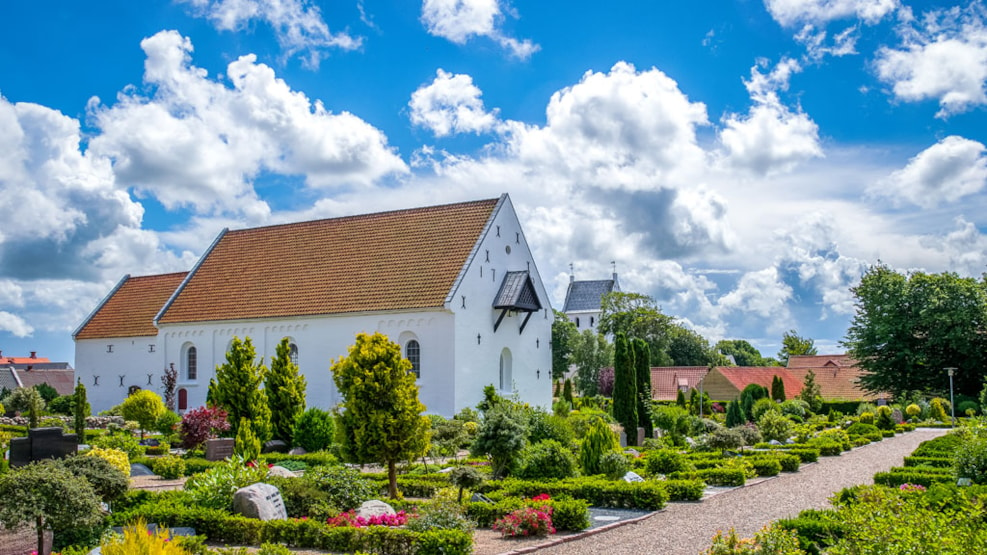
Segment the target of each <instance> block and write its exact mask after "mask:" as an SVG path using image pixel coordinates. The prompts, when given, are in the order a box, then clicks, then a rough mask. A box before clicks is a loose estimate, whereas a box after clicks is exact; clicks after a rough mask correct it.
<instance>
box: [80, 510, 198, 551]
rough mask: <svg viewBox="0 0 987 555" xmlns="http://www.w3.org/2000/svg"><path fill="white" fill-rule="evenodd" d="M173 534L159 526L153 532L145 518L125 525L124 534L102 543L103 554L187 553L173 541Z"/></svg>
mask: <svg viewBox="0 0 987 555" xmlns="http://www.w3.org/2000/svg"><path fill="white" fill-rule="evenodd" d="M170 540H171V534H170V533H169V532H168V530H167V529H166V528H158V530H157V531H156V532H154V533H152V532H151V531H150V530H148V529H147V524H146V523H145V521H144V520H143V519H139V520H137V522H135V523H134V524H131V525H129V526H124V528H123V535H122V536H115V535H114V536H111V537H110V538H109V539H107V540H104V541H103V542H101V543H100V546H99V548H100V552H101V553H103V555H133V554H135V553H147V554H149V555H150V554H153V555H185V554H186V553H188V552H187V551H185V549H183V548H182V547H181V545H179V544H178V542H171V541H170Z"/></svg>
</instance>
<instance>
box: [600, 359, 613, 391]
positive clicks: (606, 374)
mask: <svg viewBox="0 0 987 555" xmlns="http://www.w3.org/2000/svg"><path fill="white" fill-rule="evenodd" d="M598 391H599V394H600V395H602V396H604V397H613V367H612V366H607V367H606V368H600V381H599V383H598Z"/></svg>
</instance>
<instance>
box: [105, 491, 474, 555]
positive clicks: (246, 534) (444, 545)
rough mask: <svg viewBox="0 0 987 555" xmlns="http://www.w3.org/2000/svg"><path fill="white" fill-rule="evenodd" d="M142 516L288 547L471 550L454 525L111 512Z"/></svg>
mask: <svg viewBox="0 0 987 555" xmlns="http://www.w3.org/2000/svg"><path fill="white" fill-rule="evenodd" d="M138 517H143V518H144V519H145V520H146V521H147V522H156V523H158V524H160V525H163V526H169V527H175V526H190V527H192V528H195V531H196V533H197V534H200V535H203V536H206V537H207V538H208V539H209V540H210V541H215V542H222V543H229V544H247V545H260V544H262V543H265V542H271V543H282V544H285V545H288V546H290V547H301V548H316V549H325V550H327V551H338V552H346V553H352V552H359V551H369V552H373V553H379V554H382V555H440V554H441V555H469V554H470V553H472V551H473V536H472V535H471V534H468V533H466V532H461V531H458V530H429V531H426V532H413V531H411V530H407V529H401V528H390V527H386V526H368V527H365V528H353V527H341V528H336V527H330V526H327V525H325V524H324V523H322V522H318V521H315V520H297V519H290V520H267V521H264V520H257V519H253V518H247V517H243V516H239V515H231V514H229V513H227V512H225V511H221V510H217V509H207V508H202V507H188V506H185V505H181V504H176V503H147V504H144V505H140V506H137V507H134V508H132V509H131V510H129V511H125V512H117V513H114V514H113V515H112V516H111V517H110V519H111V523H112V524H113V525H118V526H122V525H126V524H129V523H130V522H132V521H134V520H136V519H137V518H138Z"/></svg>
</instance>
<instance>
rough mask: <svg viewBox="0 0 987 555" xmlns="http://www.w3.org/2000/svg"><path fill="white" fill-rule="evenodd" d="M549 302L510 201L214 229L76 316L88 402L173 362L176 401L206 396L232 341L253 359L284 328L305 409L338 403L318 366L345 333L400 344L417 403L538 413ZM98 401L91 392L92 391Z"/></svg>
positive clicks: (546, 360) (116, 396)
mask: <svg viewBox="0 0 987 555" xmlns="http://www.w3.org/2000/svg"><path fill="white" fill-rule="evenodd" d="M552 320H553V317H552V308H551V306H550V304H549V301H548V294H547V292H546V290H545V287H544V285H543V284H542V280H541V277H540V275H539V273H538V269H537V267H536V265H535V262H534V258H533V257H532V254H531V251H530V249H529V247H528V244H527V240H526V239H525V236H524V232H523V230H522V228H521V224H520V221H519V219H518V217H517V214H516V212H515V210H514V207H513V205H512V203H511V200H510V197H508V196H507V195H502V196H501V197H500V198H495V199H488V200H480V201H472V202H462V203H457V204H448V205H442V206H430V207H423V208H414V209H408V210H396V211H391V212H378V213H372V214H365V215H359V216H349V217H342V218H331V219H324V220H315V221H308V222H298V223H290V224H283V225H273V226H266V227H258V228H250V229H241V230H233V231H231V230H223V231H222V232H221V233H220V234H219V236H218V237H217V238H216V239H215V241H214V242H213V244H212V246H210V247H209V249H208V250H207V251H206V252H205V254H203V255H202V257H201V258H200V259H199V261H198V262H197V263H196V264H195V266H194V267H193V268H192V269H191V271H189V272H188V273H187V274H166V275H163V276H145V277H143V278H130V277H125V278H124V279H123V280H121V282H120V283H119V284H118V285H117V287H116V288H114V290H113V291H111V292H110V294H109V295H107V297H106V298H105V299H104V300H103V301H102V302H101V303H100V305H99V306H97V307H96V309H95V310H94V311H93V313H92V314H91V315H90V316H89V317H88V318H87V319H86V320H85V321H84V322H83V323H82V324H81V325H80V326H79V328H78V329H77V330H76V332H75V334H74V337H75V341H76V366H77V372H78V374H79V375H80V377H81V378H82V379H83V383H84V384H85V385H86V388H87V391H88V392H89V395H90V398H91V401H90V402H91V403H92V404H93V410H94V411H97V410H103V409H105V408H109V407H110V406H113V405H115V404H117V403H119V402H121V401H122V400H123V399H124V398H125V397H126V395H127V394H128V392H130V391H132V390H134V389H135V388H153V389H155V390H158V391H160V390H161V383H160V376H161V375H162V374H163V372H164V369H165V368H168V367H171V366H174V368H175V369H176V370H177V371H178V405H179V407H178V408H179V409H180V410H186V409H189V408H195V407H198V406H201V405H203V404H204V403H205V398H206V390H207V387H208V385H209V380H210V378H212V377H214V376H215V368H216V366H217V365H220V364H222V363H223V362H225V357H226V352H227V351H228V349H229V346H230V344H231V342H232V340H233V338H234V337H239V338H241V339H242V338H244V337H250V338H251V340H252V342H253V344H254V346H255V348H256V350H257V354H258V356H259V357H262V359H263V360H264V362H265V363H268V364H269V362H270V359H271V357H273V356H274V352H275V347H276V346H277V344H278V343H279V342H280V341H281V339H282V338H285V337H286V338H288V340H289V344H290V349H291V356H292V358H293V359H294V360H295V361H296V362H297V364H298V366H299V369H300V371H301V373H302V374H303V375H305V377H306V379H307V381H308V396H307V397H308V404H309V406H318V407H333V406H335V405H336V404H337V403H339V402H340V401H341V399H340V396H339V393H338V391H337V390H336V388H335V384H334V383H333V381H332V376H331V372H330V371H329V367H330V366H331V364H332V363H333V361H335V360H336V359H338V358H339V357H341V356H345V355H346V354H347V351H348V348H349V346H350V345H352V344H353V342H354V340H355V336H356V334H357V333H360V332H366V333H374V332H380V333H383V334H385V335H387V336H388V337H389V338H390V339H391V340H392V341H395V342H397V343H398V344H399V345H400V346H401V349H402V353H403V354H404V356H405V358H407V359H408V360H409V361H411V363H412V366H413V371H414V372H415V374H416V375H417V376H418V383H419V388H420V389H419V398H420V399H421V401H422V402H423V403H424V404H425V405H426V407H427V408H428V411H429V412H431V413H434V414H441V415H445V416H452V415H453V414H455V413H456V412H458V411H459V410H460V409H462V408H463V407H468V406H473V405H475V404H476V403H477V402H479V401H480V400H481V399H482V397H483V387H484V386H485V385H488V384H493V385H494V386H495V387H497V389H498V390H500V391H501V392H504V393H511V392H514V391H517V392H518V394H519V395H520V397H521V399H522V400H524V401H526V402H528V403H530V404H532V405H536V406H544V407H548V406H550V404H551V400H552V389H551V385H552V384H551V345H550V342H551V326H552ZM97 399H98V402H97V401H96V400H97Z"/></svg>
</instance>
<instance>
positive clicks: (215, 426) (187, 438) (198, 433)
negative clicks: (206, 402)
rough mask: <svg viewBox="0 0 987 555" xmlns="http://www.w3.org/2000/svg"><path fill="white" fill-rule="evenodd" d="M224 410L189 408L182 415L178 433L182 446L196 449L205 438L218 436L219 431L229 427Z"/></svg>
mask: <svg viewBox="0 0 987 555" xmlns="http://www.w3.org/2000/svg"><path fill="white" fill-rule="evenodd" d="M227 416H228V415H227V413H226V411H225V410H223V409H221V408H216V407H199V408H197V409H193V410H190V411H188V412H186V413H185V414H184V415H183V416H182V423H181V426H180V431H179V435H180V436H181V438H182V446H183V447H185V448H186V449H197V448H199V447H200V446H201V445H202V444H203V443H205V442H206V440H207V439H212V438H215V437H218V435H219V434H220V433H221V432H225V431H227V430H229V429H230V423H229V421H228V420H227V419H226V418H227Z"/></svg>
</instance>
